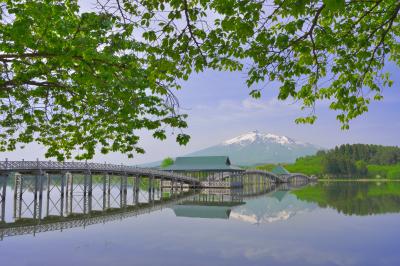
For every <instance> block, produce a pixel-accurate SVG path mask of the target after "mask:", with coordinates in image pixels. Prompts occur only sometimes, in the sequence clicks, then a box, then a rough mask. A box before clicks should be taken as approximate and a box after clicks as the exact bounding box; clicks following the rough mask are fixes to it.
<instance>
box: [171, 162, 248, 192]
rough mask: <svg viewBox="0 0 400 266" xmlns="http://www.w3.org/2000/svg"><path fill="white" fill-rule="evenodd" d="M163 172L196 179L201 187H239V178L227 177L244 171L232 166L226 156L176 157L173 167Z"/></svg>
mask: <svg viewBox="0 0 400 266" xmlns="http://www.w3.org/2000/svg"><path fill="white" fill-rule="evenodd" d="M163 170H164V171H171V172H179V173H181V174H184V175H185V176H190V177H194V178H197V179H198V180H199V181H200V182H201V186H202V187H235V186H241V185H242V184H241V182H240V180H239V178H236V179H237V180H236V179H227V177H228V176H232V174H237V173H240V172H243V171H244V170H243V169H241V168H240V167H237V166H234V165H232V164H231V161H230V159H229V157H228V156H192V157H177V158H176V160H175V162H174V164H173V165H170V166H169V167H166V168H164V169H163Z"/></svg>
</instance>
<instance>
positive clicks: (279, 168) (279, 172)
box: [272, 165, 290, 175]
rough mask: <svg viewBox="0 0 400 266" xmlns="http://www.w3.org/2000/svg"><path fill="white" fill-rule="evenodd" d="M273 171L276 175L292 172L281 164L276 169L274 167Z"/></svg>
mask: <svg viewBox="0 0 400 266" xmlns="http://www.w3.org/2000/svg"><path fill="white" fill-rule="evenodd" d="M272 173H274V174H276V175H289V174H290V172H289V171H288V170H286V169H285V168H284V167H283V166H281V165H278V166H276V167H275V168H274V169H272Z"/></svg>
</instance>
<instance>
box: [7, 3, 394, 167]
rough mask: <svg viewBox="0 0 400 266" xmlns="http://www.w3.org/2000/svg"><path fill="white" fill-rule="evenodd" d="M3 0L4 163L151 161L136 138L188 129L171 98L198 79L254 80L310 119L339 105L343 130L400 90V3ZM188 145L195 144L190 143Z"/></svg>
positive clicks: (255, 90)
mask: <svg viewBox="0 0 400 266" xmlns="http://www.w3.org/2000/svg"><path fill="white" fill-rule="evenodd" d="M94 11H95V12H81V11H80V10H79V6H78V2H77V0H66V1H61V0H8V1H4V0H0V73H1V76H0V127H1V131H0V151H5V150H14V149H15V148H16V145H17V143H29V142H34V141H35V142H39V143H41V144H43V145H44V146H46V147H47V148H48V150H47V153H46V156H48V157H57V159H59V160H63V159H66V158H70V157H72V154H73V153H74V151H76V150H82V151H83V153H82V154H80V155H78V156H77V157H76V158H77V159H90V158H92V157H93V155H94V153H95V152H96V149H97V148H100V149H101V151H102V152H103V153H108V152H110V151H119V152H122V153H127V154H128V155H129V156H133V154H134V153H141V152H144V151H143V149H142V148H141V147H139V146H138V141H139V137H138V134H137V132H138V131H139V130H141V129H145V130H150V131H151V132H152V133H153V136H154V137H155V138H159V139H165V138H166V130H167V128H177V129H178V130H179V131H180V130H181V129H182V128H185V127H186V126H187V125H186V122H185V117H186V116H185V115H182V114H179V112H178V104H177V100H176V98H175V97H174V95H173V93H172V90H173V89H177V88H179V85H178V81H179V80H181V79H183V80H186V79H188V78H189V76H190V74H191V73H192V72H193V71H196V72H200V71H203V70H205V69H206V68H212V69H218V70H229V71H246V73H247V86H248V87H249V88H250V91H251V92H250V95H251V96H253V97H255V98H258V97H261V95H262V90H260V89H259V88H260V86H261V85H263V86H264V87H266V86H268V85H269V84H270V82H277V83H278V84H279V94H278V98H279V99H280V100H292V101H296V102H299V103H301V104H302V109H307V110H310V112H309V113H307V114H306V116H305V117H300V118H298V119H297V120H296V122H298V123H313V122H314V121H315V119H316V112H315V105H316V103H318V102H319V101H328V102H329V103H330V108H331V109H333V110H335V111H336V112H338V114H337V119H338V120H339V121H340V122H341V124H342V127H343V128H348V127H349V122H350V121H351V119H354V118H355V117H358V116H360V115H361V114H363V113H364V112H366V111H368V106H369V104H370V102H371V100H380V99H381V98H382V90H383V89H384V88H385V87H390V86H392V81H391V80H390V75H389V73H384V72H383V68H384V66H385V64H387V62H388V61H393V62H394V64H396V66H399V65H400V44H399V41H398V40H399V37H400V36H399V35H400V26H399V13H400V2H399V1H398V0H376V1H369V0H322V1H321V0H300V1H299V0H241V1H237V0H223V1H221V0H97V8H96V9H95V10H94ZM176 140H177V142H179V143H180V144H185V143H187V142H188V140H189V136H187V135H185V134H183V133H180V134H178V135H177V137H176Z"/></svg>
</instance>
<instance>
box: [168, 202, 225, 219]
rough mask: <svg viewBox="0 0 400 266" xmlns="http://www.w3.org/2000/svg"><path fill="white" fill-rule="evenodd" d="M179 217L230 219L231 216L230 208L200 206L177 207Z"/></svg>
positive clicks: (175, 210)
mask: <svg viewBox="0 0 400 266" xmlns="http://www.w3.org/2000/svg"><path fill="white" fill-rule="evenodd" d="M173 210H174V213H175V215H176V216H177V217H191V218H209V219H228V218H229V215H230V214H231V207H229V206H200V205H175V206H174V207H173Z"/></svg>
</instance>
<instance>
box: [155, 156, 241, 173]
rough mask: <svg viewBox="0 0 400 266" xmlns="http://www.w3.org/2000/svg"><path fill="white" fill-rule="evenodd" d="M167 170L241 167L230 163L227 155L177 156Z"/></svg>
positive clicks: (235, 169) (233, 169)
mask: <svg viewBox="0 0 400 266" xmlns="http://www.w3.org/2000/svg"><path fill="white" fill-rule="evenodd" d="M163 170H167V171H240V170H242V169H241V168H239V167H237V166H233V165H231V161H230V160H229V157H228V156H196V157H177V158H176V159H175V162H174V164H173V165H170V166H168V167H166V168H164V169H163Z"/></svg>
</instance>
